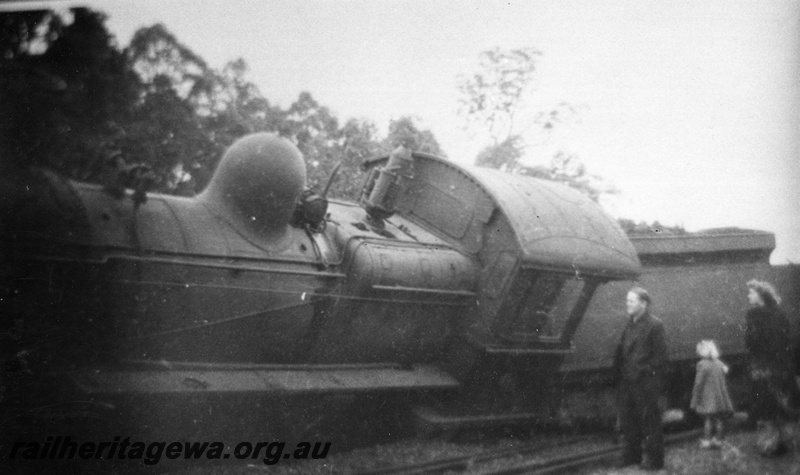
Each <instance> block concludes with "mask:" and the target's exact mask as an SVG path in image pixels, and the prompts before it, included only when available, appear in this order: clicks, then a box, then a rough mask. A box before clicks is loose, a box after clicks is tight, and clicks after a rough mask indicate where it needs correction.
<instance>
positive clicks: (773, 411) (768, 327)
mask: <svg viewBox="0 0 800 475" xmlns="http://www.w3.org/2000/svg"><path fill="white" fill-rule="evenodd" d="M747 286H748V287H749V289H750V293H749V294H748V300H749V301H750V306H751V307H750V309H749V310H748V311H747V330H746V332H745V346H746V348H747V351H748V353H749V367H748V369H749V372H750V379H751V382H752V390H753V407H752V411H751V417H753V418H754V419H755V420H756V421H759V422H762V423H765V424H766V425H767V430H768V431H771V432H774V433H775V434H777V435H776V437H778V438H779V439H780V440H778V442H777V443H776V444H775V447H774V450H773V449H771V448H769V447H766V448H765V447H762V451H763V452H779V451H782V450H783V448H781V447H780V446H781V445H782V444H781V442H782V441H783V439H784V437H783V435H784V434H783V430H782V427H783V424H784V422H785V421H786V420H787V419H789V418H790V417H794V416H795V415H796V414H797V409H796V407H797V403H798V401H800V394H799V392H798V388H797V382H796V381H795V379H794V357H793V355H792V344H791V336H790V335H791V332H790V326H789V320H788V319H787V318H786V315H784V313H783V312H782V311H781V309H780V308H779V306H778V305H779V304H780V297H779V296H778V294H777V292H775V289H774V288H773V287H772V286H771V285H770V284H768V283H766V282H761V281H758V280H751V281H750V282H748V283H747ZM765 445H770V444H766V443H765Z"/></svg>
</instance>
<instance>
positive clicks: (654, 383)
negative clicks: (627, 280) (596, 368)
mask: <svg viewBox="0 0 800 475" xmlns="http://www.w3.org/2000/svg"><path fill="white" fill-rule="evenodd" d="M650 303H651V300H650V295H649V294H648V293H647V291H646V290H645V289H643V288H641V287H634V288H632V289H631V290H630V291H629V292H628V296H627V299H626V309H627V313H628V316H629V317H630V319H629V321H628V325H627V326H626V327H625V330H624V331H623V332H622V338H621V339H620V343H619V346H618V347H617V351H616V354H615V357H614V370H615V373H616V375H617V376H618V379H619V422H620V429H621V431H622V435H623V437H624V439H625V446H624V449H623V454H622V458H621V460H620V461H619V465H620V466H627V465H633V464H637V463H641V462H642V450H643V449H644V452H645V454H646V455H647V458H646V461H645V462H644V463H643V464H642V468H644V469H649V470H659V469H661V468H663V467H664V435H663V432H662V428H661V409H660V407H659V404H658V399H659V396H660V395H661V388H662V379H663V376H664V374H663V373H664V369H665V366H666V363H667V343H666V337H665V332H664V324H663V323H662V322H661V320H659V319H658V318H655V317H653V316H652V315H650V312H649V311H648V309H649V307H650Z"/></svg>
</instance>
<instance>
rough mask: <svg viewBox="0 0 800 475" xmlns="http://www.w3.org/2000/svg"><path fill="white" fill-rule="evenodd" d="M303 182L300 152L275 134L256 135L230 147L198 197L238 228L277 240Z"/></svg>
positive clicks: (304, 174) (304, 173)
mask: <svg viewBox="0 0 800 475" xmlns="http://www.w3.org/2000/svg"><path fill="white" fill-rule="evenodd" d="M305 182H306V168H305V163H304V162H303V157H302V154H301V153H300V150H298V149H297V147H295V146H294V145H293V144H292V143H291V142H289V141H288V140H286V139H283V138H280V137H278V136H277V135H274V134H269V133H257V134H251V135H247V136H245V137H242V138H241V139H239V140H237V141H236V142H234V143H233V145H231V146H230V147H229V148H228V150H227V151H226V152H225V155H223V157H222V160H221V161H220V163H219V166H218V167H217V170H216V171H215V172H214V176H213V178H212V179H211V182H210V183H209V184H208V187H207V188H206V189H205V191H203V193H202V194H201V195H200V196H199V199H200V200H201V201H202V202H204V203H206V204H208V205H210V206H211V207H212V208H214V209H216V210H218V211H219V212H222V213H224V214H225V215H226V216H227V217H229V218H230V219H231V220H232V221H233V223H232V224H235V225H236V226H237V227H244V228H246V229H247V230H248V231H253V232H255V233H257V234H258V235H259V236H261V237H264V238H267V239H270V240H271V239H278V238H280V237H282V236H283V235H284V234H285V232H286V229H287V227H288V225H289V220H290V218H291V216H292V212H293V211H294V208H295V203H296V202H297V199H298V197H299V196H300V194H301V193H302V191H303V187H304V186H305Z"/></svg>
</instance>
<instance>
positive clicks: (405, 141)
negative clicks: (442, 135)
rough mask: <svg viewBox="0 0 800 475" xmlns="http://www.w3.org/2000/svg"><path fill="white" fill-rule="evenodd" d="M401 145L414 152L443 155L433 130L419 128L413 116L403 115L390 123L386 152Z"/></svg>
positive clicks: (384, 144) (385, 142) (385, 146)
mask: <svg viewBox="0 0 800 475" xmlns="http://www.w3.org/2000/svg"><path fill="white" fill-rule="evenodd" d="M401 145H402V146H403V147H405V148H407V149H409V150H411V151H412V152H424V153H430V154H433V155H443V153H442V149H441V147H439V142H438V141H437V140H436V137H434V136H433V132H431V131H430V130H420V129H419V128H417V126H416V124H414V119H413V118H411V117H401V118H399V119H397V120H393V121H391V122H390V123H389V133H388V135H387V137H386V139H385V140H384V141H383V149H384V152H386V153H388V152H390V151H392V150H394V149H396V148H397V147H399V146H401Z"/></svg>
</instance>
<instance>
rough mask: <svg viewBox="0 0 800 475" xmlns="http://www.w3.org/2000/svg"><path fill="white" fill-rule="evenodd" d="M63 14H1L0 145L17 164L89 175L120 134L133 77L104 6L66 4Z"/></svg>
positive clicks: (135, 89) (133, 91)
mask: <svg viewBox="0 0 800 475" xmlns="http://www.w3.org/2000/svg"><path fill="white" fill-rule="evenodd" d="M68 16H71V19H70V18H69V17H66V18H62V17H60V16H59V15H56V14H54V13H52V12H44V13H42V12H38V13H35V14H27V13H22V14H7V15H4V16H3V25H4V26H5V25H8V26H9V27H10V28H9V29H8V30H4V31H3V33H2V34H0V36H1V37H2V40H0V44H2V49H3V54H4V56H3V59H2V62H3V63H2V67H1V68H0V69H1V70H2V79H0V84H2V87H1V90H0V100H2V103H3V105H4V109H5V110H6V111H7V112H6V114H4V115H3V117H2V125H0V128H1V130H2V136H3V139H2V140H3V144H2V145H3V149H4V150H5V155H7V156H9V157H10V158H11V159H12V160H13V161H15V162H17V163H19V164H21V165H44V166H49V167H51V168H54V169H56V170H58V171H60V172H61V173H64V174H66V175H67V176H70V177H73V178H77V179H81V180H90V179H93V178H96V177H97V176H98V175H99V174H100V173H102V167H103V162H104V160H106V159H107V158H108V157H109V155H110V154H111V153H112V152H113V150H114V149H115V148H117V146H118V145H117V143H118V141H119V140H120V138H121V137H122V136H123V135H124V123H125V121H126V120H127V118H128V117H129V115H130V113H131V110H132V105H133V104H134V102H135V100H136V97H137V95H138V93H139V87H140V84H139V82H138V78H137V77H136V75H135V74H134V73H133V72H132V71H131V70H130V68H129V67H128V65H127V63H126V61H125V58H124V56H123V55H122V54H121V53H120V52H119V51H118V50H117V49H116V47H115V43H114V39H113V37H112V36H111V35H110V34H109V32H108V31H107V29H106V28H105V20H106V18H105V16H104V15H103V14H101V13H97V12H94V11H92V10H89V9H86V8H73V9H71V10H70V12H69V15H68ZM70 20H71V21H70Z"/></svg>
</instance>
